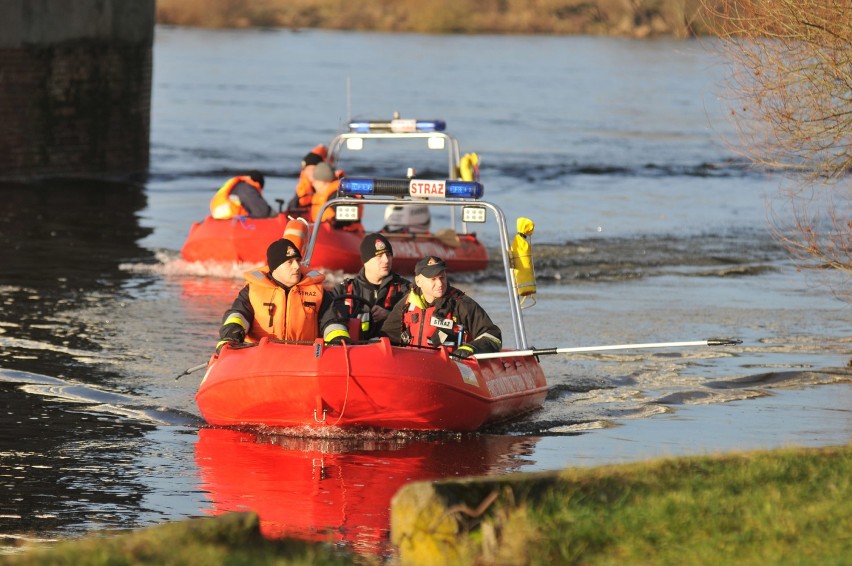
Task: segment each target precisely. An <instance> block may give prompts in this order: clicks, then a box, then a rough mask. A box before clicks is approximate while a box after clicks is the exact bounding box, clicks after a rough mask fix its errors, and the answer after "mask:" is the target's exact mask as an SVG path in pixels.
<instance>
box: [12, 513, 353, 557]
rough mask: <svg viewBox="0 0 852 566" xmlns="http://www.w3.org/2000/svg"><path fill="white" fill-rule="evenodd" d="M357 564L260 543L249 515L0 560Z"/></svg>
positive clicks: (293, 545)
mask: <svg viewBox="0 0 852 566" xmlns="http://www.w3.org/2000/svg"><path fill="white" fill-rule="evenodd" d="M357 563H358V562H356V557H355V556H344V555H341V554H339V553H336V552H335V551H334V550H333V549H332V547H331V546H330V545H327V544H319V543H310V542H305V541H299V540H292V539H288V540H281V541H274V540H266V539H264V538H263V537H262V536H261V534H260V524H259V520H258V517H257V515H255V514H253V513H231V514H227V515H222V516H221V517H217V518H215V519H213V518H210V519H193V520H189V521H183V522H179V523H167V524H163V525H159V526H156V527H151V528H148V529H143V530H139V531H135V532H124V533H101V534H97V535H93V536H89V537H86V538H84V539H80V540H76V541H65V542H61V543H58V544H49V545H44V544H42V545H38V546H36V547H34V548H30V549H27V550H25V551H24V552H21V553H19V554H13V555H8V556H0V564H9V565H16V566H30V565H32V566H36V565H38V566H60V565H62V566H64V565H68V566H130V565H142V564H150V565H157V566H171V565H174V566H178V565H180V566H188V565H198V566H215V565H217V564H222V565H228V566H242V565H245V566H256V565H259V566H264V565H279V564H281V565H284V564H286V565H294V566H299V565H304V566H309V565H314V564H323V565H326V564H328V565H336V564H341V565H343V564H357ZM362 563H363V561H362Z"/></svg>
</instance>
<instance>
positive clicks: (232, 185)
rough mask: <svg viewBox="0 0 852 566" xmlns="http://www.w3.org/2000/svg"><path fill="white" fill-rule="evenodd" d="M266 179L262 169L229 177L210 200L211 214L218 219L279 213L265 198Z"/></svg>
mask: <svg viewBox="0 0 852 566" xmlns="http://www.w3.org/2000/svg"><path fill="white" fill-rule="evenodd" d="M265 183H266V179H265V177H264V176H263V174H262V173H261V172H260V171H251V172H249V174H248V175H238V176H236V177H231V178H230V179H228V180H227V181H226V182H225V184H224V185H222V186H221V187H220V188H219V190H218V191H216V194H215V195H213V198H212V199H211V200H210V215H211V216H212V217H213V218H215V219H217V220H227V219H228V218H233V217H235V216H249V217H251V218H267V217H269V216H275V215H276V214H277V213H276V212H275V211H274V210H273V209H272V207H271V206H269V203H268V202H266V199H265V198H263V194H262V193H263V185H264V184H265Z"/></svg>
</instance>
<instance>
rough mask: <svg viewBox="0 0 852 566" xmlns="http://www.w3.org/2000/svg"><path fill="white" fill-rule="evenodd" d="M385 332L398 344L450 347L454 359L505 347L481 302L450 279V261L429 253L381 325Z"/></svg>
mask: <svg viewBox="0 0 852 566" xmlns="http://www.w3.org/2000/svg"><path fill="white" fill-rule="evenodd" d="M382 334H383V335H385V336H387V337H388V338H389V339H390V341H391V343H392V344H394V345H397V346H420V347H427V348H438V347H440V346H447V347H449V348H450V349H451V350H452V353H451V354H450V355H451V356H453V357H454V358H458V359H464V358H466V357H468V356H471V355H475V354H478V353H485V352H499V351H500V349H501V348H502V347H503V337H502V334H501V332H500V328H499V327H498V326H497V325H496V324H494V323H493V322H492V321H491V318H490V317H489V316H488V313H486V312H485V309H483V308H482V307H481V306H479V304H478V303H477V302H476V301H474V300H473V299H471V298H470V297H468V296H467V295H465V294H464V293H463V292H462V291H460V290H459V289H457V288H455V287H453V286H451V285H450V284H449V283H448V282H447V264H446V263H445V262H444V260H442V259H441V258H438V257H435V256H427V257H424V258H423V259H421V260H420V261H418V262H417V265H416V266H415V268H414V287H412V289H411V292H410V293H409V294H408V297H407V298H406V299H405V300H402V301H399V302H398V303H397V304H396V306H395V307H394V308H393V310H392V311H391V313H390V314H389V315H388V317H387V319H386V320H385V322H384V325H382Z"/></svg>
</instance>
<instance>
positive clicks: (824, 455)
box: [516, 446, 852, 565]
mask: <svg viewBox="0 0 852 566" xmlns="http://www.w3.org/2000/svg"><path fill="white" fill-rule="evenodd" d="M560 478H561V481H560V482H559V483H558V487H554V488H553V489H551V490H548V491H547V492H546V494H545V495H544V496H542V497H541V499H540V500H538V501H531V502H529V503H527V504H525V505H524V511H523V513H524V514H525V515H526V517H527V521H528V523H529V526H530V529H531V532H532V533H533V534H532V535H529V534H528V535H527V539H528V542H529V543H530V544H528V551H529V553H530V554H529V555H530V557H531V558H532V560H533V562H534V563H539V564H545V563H561V564H612V563H615V562H625V563H628V564H637V563H643V564H648V563H653V564H726V563H727V564H731V563H736V564H761V565H764V564H821V565H825V564H850V563H852V500H850V496H852V493H851V492H850V478H852V447H850V446H846V447H843V448H831V449H821V450H802V449H796V450H792V449H790V450H781V451H775V452H761V453H751V454H742V455H730V456H722V457H707V458H689V459H677V460H664V461H657V462H650V463H642V464H632V465H627V466H619V467H606V468H597V469H593V470H570V471H567V472H565V473H563V474H561V475H560ZM516 546H517V544H516Z"/></svg>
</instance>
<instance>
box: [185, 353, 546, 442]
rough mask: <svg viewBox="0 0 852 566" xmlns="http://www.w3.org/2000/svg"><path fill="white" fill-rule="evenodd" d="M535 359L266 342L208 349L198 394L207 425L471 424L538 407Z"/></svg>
mask: <svg viewBox="0 0 852 566" xmlns="http://www.w3.org/2000/svg"><path fill="white" fill-rule="evenodd" d="M546 395H547V383H546V380H545V377H544V373H543V372H542V370H541V367H540V366H539V364H538V362H537V361H536V360H535V358H533V357H529V356H528V357H506V358H500V359H489V360H483V361H482V362H477V361H474V360H471V361H465V362H460V361H455V360H453V359H452V358H450V357H449V355H448V352H447V350H446V349H445V348H442V349H439V350H432V349H428V350H427V349H421V348H412V347H395V346H391V344H390V342H388V340H387V338H382V339H381V340H380V341H379V342H373V343H370V344H360V345H354V346H347V345H340V346H325V345H324V344H323V343H322V340H320V339H318V340H317V342H316V343H314V344H293V343H284V342H270V341H268V340H266V339H263V340H261V341H260V342H258V343H256V344H251V345H245V346H242V347H236V348H232V347H227V348H224V349H223V350H222V352H221V353H220V354H219V356H214V357H213V359H212V360H211V362H210V365H209V367H208V369H207V374H206V375H205V376H204V380H203V381H202V382H201V386H200V388H199V390H198V394H197V395H196V400H197V402H198V407H199V409H200V410H201V415H202V416H203V417H204V419H205V420H206V421H207V422H208V423H210V424H212V425H223V426H233V425H245V424H263V425H266V426H273V427H302V426H309V427H325V426H339V427H375V428H386V429H411V430H453V431H473V430H477V429H479V428H481V427H482V426H484V425H487V424H489V423H493V422H496V421H501V420H505V419H507V418H511V417H514V416H517V415H519V414H522V413H525V412H529V411H531V410H533V409H536V408H538V407H539V406H540V405H541V403H542V402H543V401H544V398H545V396H546Z"/></svg>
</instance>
